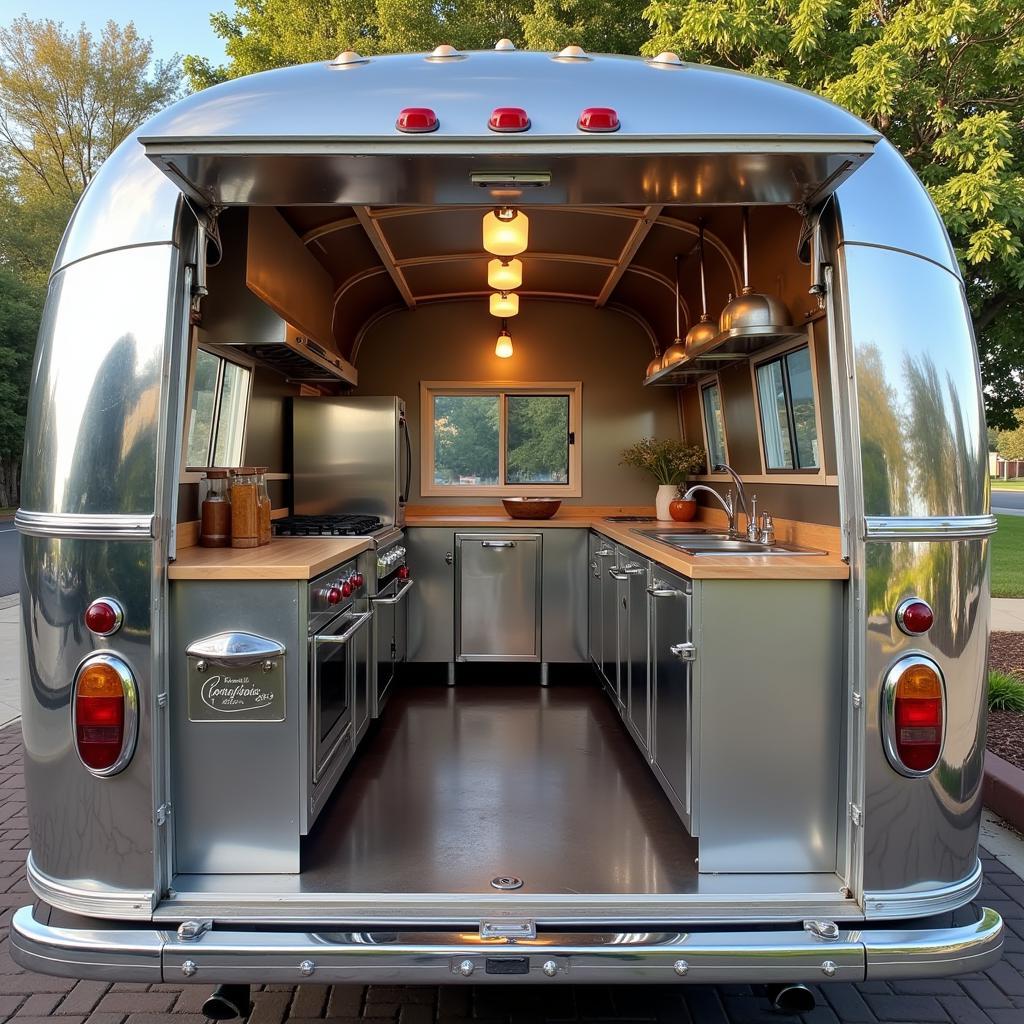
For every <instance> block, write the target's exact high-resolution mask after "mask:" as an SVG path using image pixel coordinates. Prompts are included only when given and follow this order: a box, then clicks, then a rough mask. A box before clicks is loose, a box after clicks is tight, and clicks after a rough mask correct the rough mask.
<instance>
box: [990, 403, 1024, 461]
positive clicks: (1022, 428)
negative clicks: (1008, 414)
mask: <svg viewBox="0 0 1024 1024" xmlns="http://www.w3.org/2000/svg"><path fill="white" fill-rule="evenodd" d="M1013 415H1014V426H1013V427H1011V428H1009V429H1008V430H1000V431H999V434H998V436H997V437H996V451H997V452H999V454H1000V455H1002V457H1003V458H1004V459H1010V460H1013V459H1024V409H1016V410H1014V414H1013Z"/></svg>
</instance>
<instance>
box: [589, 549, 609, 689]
mask: <svg viewBox="0 0 1024 1024" xmlns="http://www.w3.org/2000/svg"><path fill="white" fill-rule="evenodd" d="M604 546H605V541H604V540H603V539H602V538H601V537H600V536H599V535H598V534H596V533H592V534H590V536H589V538H588V541H587V555H588V560H587V653H588V654H589V655H590V661H591V664H593V666H594V667H595V668H596V669H597V670H598V671H600V670H601V664H602V657H603V655H602V650H603V647H602V630H601V626H602V621H601V581H602V578H603V577H604V559H603V558H602V557H601V556H600V555H598V552H599V551H601V550H602V548H603V547H604Z"/></svg>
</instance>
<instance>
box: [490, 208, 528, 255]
mask: <svg viewBox="0 0 1024 1024" xmlns="http://www.w3.org/2000/svg"><path fill="white" fill-rule="evenodd" d="M529 239H530V219H529V217H527V216H526V214H525V213H520V212H519V210H516V209H514V208H513V207H511V206H502V207H500V208H499V209H497V210H489V211H488V212H487V213H485V214H484V248H485V249H486V250H487V251H488V252H489V253H491V255H492V256H505V257H507V256H518V255H519V254H520V253H521V252H524V251H525V250H526V245H527V242H528V241H529Z"/></svg>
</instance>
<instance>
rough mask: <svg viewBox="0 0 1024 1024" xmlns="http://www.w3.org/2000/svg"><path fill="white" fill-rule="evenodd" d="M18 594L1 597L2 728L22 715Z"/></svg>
mask: <svg viewBox="0 0 1024 1024" xmlns="http://www.w3.org/2000/svg"><path fill="white" fill-rule="evenodd" d="M20 611H21V609H20V608H19V606H18V596H17V594H12V595H11V597H0V728H3V726H5V725H7V723H8V722H13V721H15V720H16V719H17V718H18V717H19V716H20V715H21V694H20V683H19V682H18V672H19V667H20V663H21V655H20V653H19V643H20V641H19V637H18V616H19V614H20Z"/></svg>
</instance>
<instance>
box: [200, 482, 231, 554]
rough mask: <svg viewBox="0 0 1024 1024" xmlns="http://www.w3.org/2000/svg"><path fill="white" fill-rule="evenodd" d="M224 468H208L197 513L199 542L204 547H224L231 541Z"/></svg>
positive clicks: (229, 509)
mask: <svg viewBox="0 0 1024 1024" xmlns="http://www.w3.org/2000/svg"><path fill="white" fill-rule="evenodd" d="M228 475H229V470H226V469H208V470H207V471H206V473H205V476H204V477H203V480H204V485H205V486H204V490H205V494H204V496H203V501H202V505H201V506H200V513H199V543H200V545H201V546H202V547H204V548H226V547H227V546H228V545H229V544H230V543H231V500H230V498H229V497H228Z"/></svg>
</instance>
